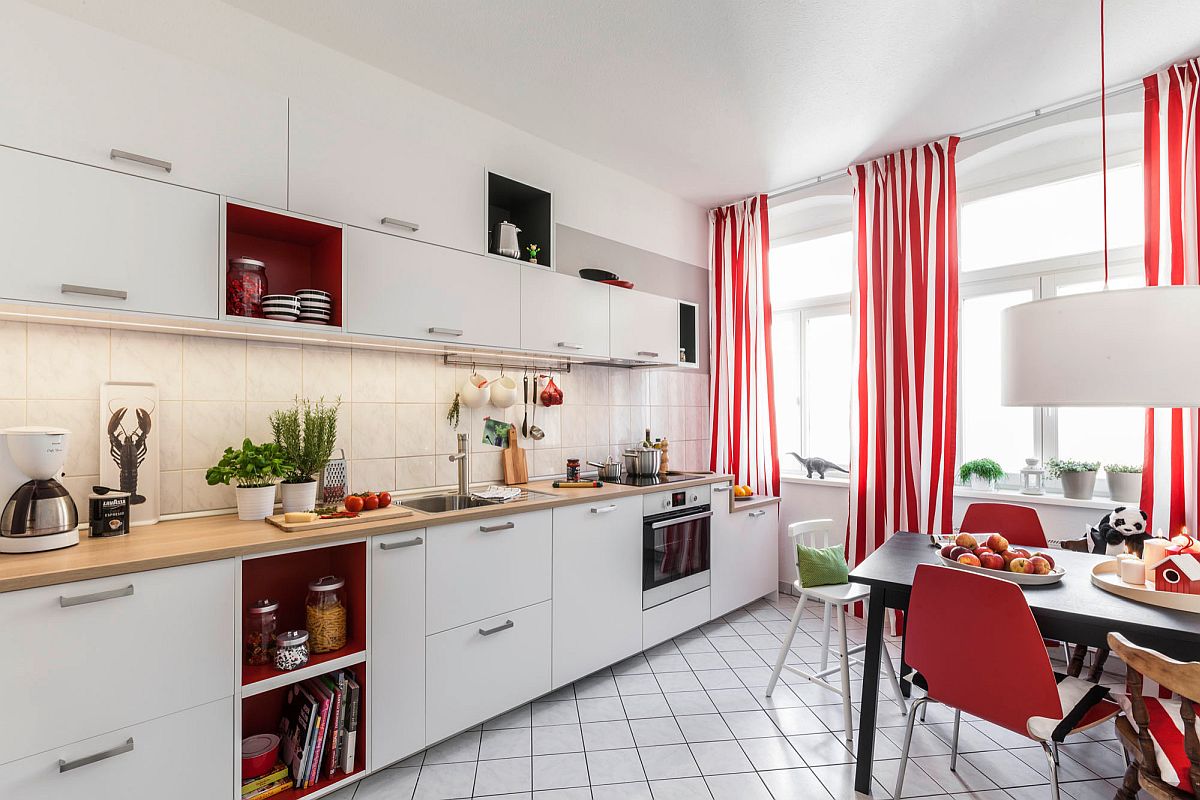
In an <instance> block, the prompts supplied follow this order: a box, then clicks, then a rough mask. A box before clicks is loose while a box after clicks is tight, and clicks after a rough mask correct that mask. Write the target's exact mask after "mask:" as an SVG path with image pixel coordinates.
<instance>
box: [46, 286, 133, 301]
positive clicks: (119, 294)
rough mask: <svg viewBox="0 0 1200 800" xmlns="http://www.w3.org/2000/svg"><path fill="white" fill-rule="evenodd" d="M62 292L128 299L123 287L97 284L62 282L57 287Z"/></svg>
mask: <svg viewBox="0 0 1200 800" xmlns="http://www.w3.org/2000/svg"><path fill="white" fill-rule="evenodd" d="M58 290H59V292H61V293H62V294H90V295H95V296H96V297H113V298H116V299H117V300H128V299H129V292H127V291H125V290H124V289H101V288H99V287H98V286H79V285H77V284H74V283H64V284H62V285H60V286H59V287H58Z"/></svg>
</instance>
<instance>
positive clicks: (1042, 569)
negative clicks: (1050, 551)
mask: <svg viewBox="0 0 1200 800" xmlns="http://www.w3.org/2000/svg"><path fill="white" fill-rule="evenodd" d="M1025 571H1026V572H1028V573H1029V574H1031V575H1049V574H1050V562H1049V561H1047V560H1046V559H1044V558H1042V557H1041V556H1034V557H1033V558H1031V559H1029V566H1028V567H1026V570H1025Z"/></svg>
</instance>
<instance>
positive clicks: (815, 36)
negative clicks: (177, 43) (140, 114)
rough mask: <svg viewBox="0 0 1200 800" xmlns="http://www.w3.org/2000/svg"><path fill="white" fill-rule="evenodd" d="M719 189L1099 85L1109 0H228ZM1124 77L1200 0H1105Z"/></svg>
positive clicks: (573, 139)
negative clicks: (1101, 30) (1101, 23)
mask: <svg viewBox="0 0 1200 800" xmlns="http://www.w3.org/2000/svg"><path fill="white" fill-rule="evenodd" d="M227 1H228V2H229V3H230V4H231V5H234V6H237V7H240V8H242V9H245V10H247V11H249V12H252V13H254V14H256V15H258V16H261V17H263V18H265V19H267V20H269V21H272V22H275V23H277V24H279V25H282V26H284V27H286V28H289V29H291V30H293V31H295V32H296V33H299V34H301V35H303V36H306V37H308V38H311V39H314V40H316V41H318V42H321V43H323V44H326V45H328V46H330V47H333V48H335V49H337V50H340V51H343V52H345V53H347V54H350V55H352V56H354V57H356V58H358V59H361V60H362V61H365V62H368V63H370V64H372V65H374V66H377V67H380V68H382V69H384V70H387V71H388V72H391V73H394V74H395V75H398V76H400V77H402V78H405V79H407V80H410V81H412V82H414V83H416V84H419V85H421V86H424V87H426V88H428V89H430V90H433V91H435V92H438V93H439V94H443V95H446V96H448V97H451V98H454V99H456V100H458V101H460V102H462V103H464V104H466V105H468V106H472V107H474V108H476V109H479V110H480V111H483V112H486V113H488V114H491V115H492V116H495V117H499V118H500V119H503V120H505V121H507V122H509V123H511V124H513V125H515V126H517V127H519V128H522V129H524V130H527V131H529V132H531V133H534V134H537V135H539V136H541V137H543V138H545V139H547V140H549V141H551V142H554V143H555V144H558V145H561V146H563V147H566V148H568V149H570V150H573V151H575V152H577V153H580V154H582V155H585V156H588V157H590V158H593V159H595V160H596V161H599V162H601V163H604V164H607V165H609V166H611V167H613V168H615V169H618V170H621V171H623V172H626V173H628V174H630V175H633V176H636V177H638V178H641V179H643V180H645V181H647V182H649V183H652V184H655V185H657V186H660V187H661V188H663V189H665V190H667V191H669V192H672V193H674V194H677V195H679V196H682V197H684V198H687V199H689V200H691V201H693V202H696V203H698V204H701V205H704V206H712V205H716V204H718V203H721V202H725V201H728V200H731V199H735V198H739V197H742V196H746V195H749V194H753V193H755V192H760V191H767V190H771V189H776V188H780V187H783V186H787V185H790V184H793V183H796V182H798V181H801V180H804V179H806V178H809V177H812V176H815V175H818V174H822V173H825V172H829V171H831V170H834V169H839V168H841V167H844V166H846V165H847V164H849V163H852V162H854V161H857V160H862V159H863V158H866V157H870V156H874V155H878V154H881V153H884V152H888V151H891V150H894V149H897V148H899V147H903V146H906V145H911V144H915V143H919V142H923V141H927V140H930V139H933V138H937V137H940V136H943V135H945V134H947V133H953V132H960V131H964V130H969V129H971V128H974V127H978V126H980V125H984V124H987V123H989V122H993V121H996V120H1000V119H1005V118H1008V117H1012V116H1015V115H1017V114H1020V113H1023V112H1026V111H1030V110H1032V109H1034V108H1037V107H1039V106H1043V105H1047V104H1052V103H1055V102H1058V101H1061V100H1065V99H1069V98H1074V97H1077V96H1080V95H1084V94H1087V93H1089V92H1092V91H1095V90H1096V89H1097V88H1098V85H1099V67H1098V57H1099V56H1098V53H1099V48H1098V33H1097V31H1098V19H1097V9H1098V3H1097V0H903V1H902V2H896V0H649V2H647V0H506V1H505V2H494V1H493V0H410V1H409V2H395V1H394V0H339V1H338V2H336V3H330V2H328V0H227ZM1106 15H1107V29H1108V81H1109V83H1110V84H1117V83H1122V82H1125V81H1129V80H1133V79H1136V78H1139V77H1141V76H1142V75H1145V74H1148V73H1150V72H1153V71H1155V70H1156V69H1159V68H1160V67H1161V66H1163V65H1165V64H1168V63H1171V62H1173V61H1177V60H1180V59H1182V58H1184V57H1187V56H1191V55H1197V54H1200V2H1195V0H1108V6H1107V12H1106Z"/></svg>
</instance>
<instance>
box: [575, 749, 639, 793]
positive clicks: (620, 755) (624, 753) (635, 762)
mask: <svg viewBox="0 0 1200 800" xmlns="http://www.w3.org/2000/svg"><path fill="white" fill-rule="evenodd" d="M587 766H588V775H589V776H590V778H591V781H592V786H598V785H601V784H606V783H631V782H644V781H645V780H646V773H645V772H644V771H643V770H642V760H641V758H640V757H639V756H638V751H637V750H636V749H634V748H632V747H631V748H627V749H624V750H593V751H591V752H589V753H588V754H587Z"/></svg>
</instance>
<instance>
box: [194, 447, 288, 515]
mask: <svg viewBox="0 0 1200 800" xmlns="http://www.w3.org/2000/svg"><path fill="white" fill-rule="evenodd" d="M292 469H293V466H292V465H291V464H290V463H288V462H287V460H286V459H284V457H283V453H282V452H281V451H280V449H279V447H278V445H275V444H274V443H271V444H254V443H253V442H251V441H250V440H249V439H246V440H244V441H243V442H242V446H241V449H238V450H234V449H233V448H232V447H226V448H225V453H224V454H223V455H222V456H221V460H220V461H218V462H217V465H216V466H214V467H209V469H208V472H207V473H205V476H204V477H205V479H206V480H207V481H208V485H209V486H216V485H217V484H218V483H220V484H224V485H226V486H228V485H229V484H230V482H233V483H235V484H237V488H236V490H235V491H236V492H237V508H238V519H244V520H261V519H263V518H265V517H269V516H271V512H272V511H273V510H274V508H275V481H277V480H279V479H280V478H282V477H283V476H285V475H287V474H288V473H289V472H291V471H292Z"/></svg>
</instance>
